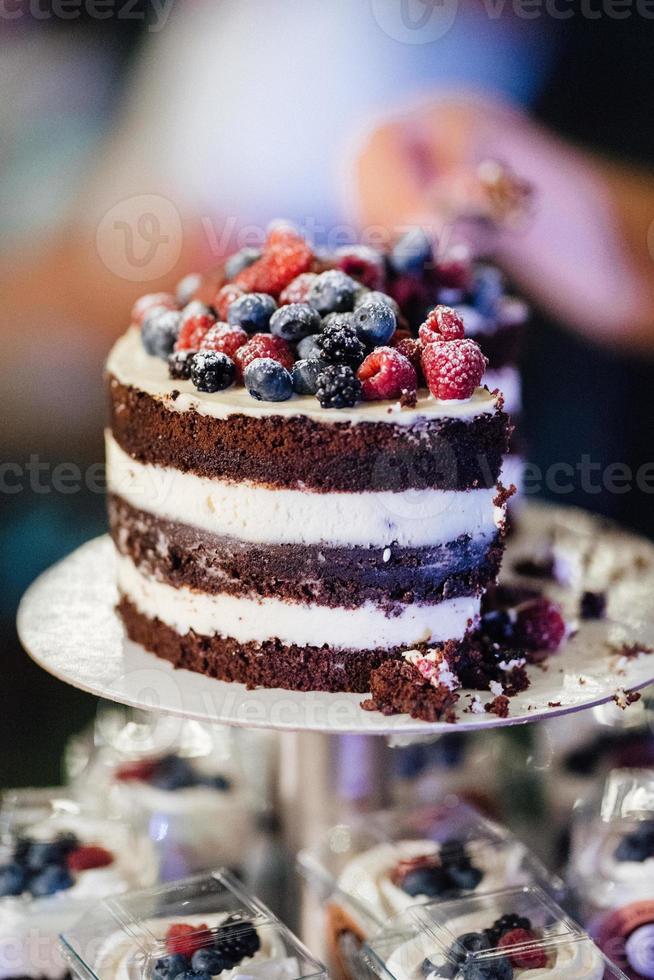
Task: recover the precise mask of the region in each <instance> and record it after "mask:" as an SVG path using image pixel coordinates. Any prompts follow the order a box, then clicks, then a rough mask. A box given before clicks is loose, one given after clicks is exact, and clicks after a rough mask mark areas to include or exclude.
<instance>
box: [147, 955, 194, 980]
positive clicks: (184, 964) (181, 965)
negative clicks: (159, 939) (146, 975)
mask: <svg viewBox="0 0 654 980" xmlns="http://www.w3.org/2000/svg"><path fill="white" fill-rule="evenodd" d="M189 966H190V964H189V960H188V956H184V955H183V954H182V953H172V954H171V955H170V956H162V957H161V959H160V960H157V962H156V963H155V964H154V970H153V971H152V980H173V977H176V976H178V974H180V973H184V971H185V970H188V969H189Z"/></svg>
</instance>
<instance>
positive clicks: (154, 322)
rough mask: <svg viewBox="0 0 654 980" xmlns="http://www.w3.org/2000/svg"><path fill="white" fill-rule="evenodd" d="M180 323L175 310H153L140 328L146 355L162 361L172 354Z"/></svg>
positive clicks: (179, 316) (180, 319)
mask: <svg viewBox="0 0 654 980" xmlns="http://www.w3.org/2000/svg"><path fill="white" fill-rule="evenodd" d="M181 323H182V314H181V313H178V312H177V311H176V310H160V309H156V310H154V311H153V312H152V313H151V314H150V315H149V316H148V317H146V319H145V320H144V321H143V325H142V326H141V343H142V344H143V346H144V348H145V350H146V351H147V353H148V354H150V355H152V356H153V357H162V358H163V359H164V360H166V358H167V357H168V355H169V354H170V353H171V352H172V349H173V347H174V346H175V341H176V340H177V337H178V334H179V328H180V326H181Z"/></svg>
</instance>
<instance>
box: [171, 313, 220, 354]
mask: <svg viewBox="0 0 654 980" xmlns="http://www.w3.org/2000/svg"><path fill="white" fill-rule="evenodd" d="M215 322H216V318H215V316H214V315H213V313H209V312H208V311H207V312H206V313H191V314H190V315H189V316H185V317H183V319H182V326H181V327H180V331H179V335H178V337H177V341H176V343H175V350H199V348H200V345H201V343H202V339H203V337H204V335H205V334H206V333H207V331H208V330H210V329H211V327H213V326H214V324H215Z"/></svg>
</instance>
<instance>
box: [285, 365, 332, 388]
mask: <svg viewBox="0 0 654 980" xmlns="http://www.w3.org/2000/svg"><path fill="white" fill-rule="evenodd" d="M326 366H327V365H326V364H325V362H324V361H321V360H319V359H318V358H317V357H310V358H306V359H303V360H300V361H296V362H295V364H294V365H293V371H292V372H291V379H292V381H293V391H295V392H296V393H297V394H298V395H315V393H316V391H317V390H318V376H319V375H320V374H321V372H322V371H324V370H325V367H326Z"/></svg>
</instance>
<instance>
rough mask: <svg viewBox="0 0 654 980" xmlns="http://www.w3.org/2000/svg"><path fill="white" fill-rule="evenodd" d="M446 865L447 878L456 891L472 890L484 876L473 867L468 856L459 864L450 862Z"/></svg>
mask: <svg viewBox="0 0 654 980" xmlns="http://www.w3.org/2000/svg"><path fill="white" fill-rule="evenodd" d="M446 867H447V874H448V876H449V879H450V881H451V882H452V885H453V886H454V888H455V889H456V890H457V891H462V892H473V891H474V890H475V888H476V887H477V886H478V885H479V883H480V881H481V880H482V878H483V877H484V873H483V871H481V870H480V869H479V868H475V867H474V866H473V865H472V864H471V862H470V859H469V858H466V859H465V860H464V861H462V862H461V863H460V864H456V863H452V864H448V865H447V866H446Z"/></svg>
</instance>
